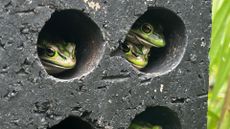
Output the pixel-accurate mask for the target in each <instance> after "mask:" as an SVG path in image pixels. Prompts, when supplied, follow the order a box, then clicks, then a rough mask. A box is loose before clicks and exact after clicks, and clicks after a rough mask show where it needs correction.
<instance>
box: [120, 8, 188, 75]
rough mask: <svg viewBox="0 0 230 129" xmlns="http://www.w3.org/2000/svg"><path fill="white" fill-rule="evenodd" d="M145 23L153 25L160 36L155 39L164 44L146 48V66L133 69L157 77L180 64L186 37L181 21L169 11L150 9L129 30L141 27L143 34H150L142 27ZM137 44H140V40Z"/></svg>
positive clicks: (144, 26) (148, 29)
mask: <svg viewBox="0 0 230 129" xmlns="http://www.w3.org/2000/svg"><path fill="white" fill-rule="evenodd" d="M145 23H150V24H151V25H154V27H155V28H156V29H155V30H156V33H157V34H159V35H160V36H159V35H158V36H157V37H161V38H163V39H164V40H165V43H166V44H165V46H162V45H158V47H154V46H150V47H148V48H150V51H149V53H148V54H149V56H148V63H147V65H146V66H145V67H143V68H138V67H136V66H134V67H136V68H138V69H139V70H140V71H142V72H145V73H152V74H157V75H159V74H164V73H167V72H170V71H171V70H173V69H174V68H175V67H176V66H177V65H178V64H179V63H180V61H181V59H182V57H183V55H184V52H185V48H186V35H185V25H184V23H183V21H182V20H181V19H180V17H179V16H177V15H176V14H175V13H174V12H172V11H171V10H168V9H165V8H160V7H154V8H153V7H152V8H149V9H148V10H147V11H146V12H145V13H144V14H143V15H142V16H140V17H139V18H138V19H137V21H136V22H135V23H134V24H133V25H132V27H131V29H132V30H135V29H139V27H140V28H141V27H142V28H141V29H142V30H143V29H144V30H145V32H147V31H149V32H150V31H151V28H150V27H148V26H146V25H144V24H145ZM153 31H154V29H153ZM130 32H131V31H129V34H130ZM143 32H144V31H143ZM134 37H135V36H134ZM127 38H128V36H127V37H126V41H125V42H127ZM136 39H137V38H136ZM131 42H135V41H131ZM138 42H139V43H140V40H139V41H138ZM138 42H136V43H138ZM123 51H124V50H123Z"/></svg>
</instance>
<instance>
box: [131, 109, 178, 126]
mask: <svg viewBox="0 0 230 129" xmlns="http://www.w3.org/2000/svg"><path fill="white" fill-rule="evenodd" d="M137 125H138V126H140V127H146V126H147V127H152V126H159V127H161V128H162V129H181V124H180V120H179V118H178V117H177V114H176V113H175V112H173V111H172V110H171V109H169V108H167V107H163V106H156V107H148V108H147V109H146V110H145V111H144V112H142V113H140V114H138V115H136V116H135V118H134V120H132V122H131V125H130V127H129V129H132V127H133V126H137Z"/></svg>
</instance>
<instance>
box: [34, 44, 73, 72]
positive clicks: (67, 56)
mask: <svg viewBox="0 0 230 129" xmlns="http://www.w3.org/2000/svg"><path fill="white" fill-rule="evenodd" d="M75 50H76V43H72V42H64V41H60V42H48V41H42V42H40V43H38V55H39V57H40V60H41V62H42V64H43V66H44V67H45V69H46V71H47V72H48V73H49V74H58V73H61V72H63V71H65V70H68V69H72V68H74V67H75V65H76V54H75Z"/></svg>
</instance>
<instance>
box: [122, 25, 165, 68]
mask: <svg viewBox="0 0 230 129" xmlns="http://www.w3.org/2000/svg"><path fill="white" fill-rule="evenodd" d="M165 45H166V42H165V39H164V35H163V29H162V27H161V25H158V26H157V25H154V24H151V23H147V22H146V23H137V24H134V26H133V27H132V28H131V30H130V31H129V32H128V35H127V37H126V40H125V42H124V43H123V44H122V50H123V51H124V53H125V54H124V56H125V58H126V59H127V60H128V61H129V62H131V63H132V65H133V66H134V67H136V68H137V69H143V68H145V67H146V65H147V64H148V60H149V53H150V51H151V47H157V48H161V47H164V46H165Z"/></svg>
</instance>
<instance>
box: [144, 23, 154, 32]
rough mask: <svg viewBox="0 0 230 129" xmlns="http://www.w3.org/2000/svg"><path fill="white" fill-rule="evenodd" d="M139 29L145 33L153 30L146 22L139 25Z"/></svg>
mask: <svg viewBox="0 0 230 129" xmlns="http://www.w3.org/2000/svg"><path fill="white" fill-rule="evenodd" d="M141 30H142V31H143V32H145V33H151V32H152V31H153V27H152V26H151V25H150V24H147V23H146V24H143V25H142V26H141Z"/></svg>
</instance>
